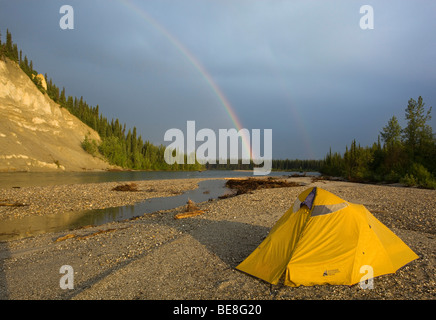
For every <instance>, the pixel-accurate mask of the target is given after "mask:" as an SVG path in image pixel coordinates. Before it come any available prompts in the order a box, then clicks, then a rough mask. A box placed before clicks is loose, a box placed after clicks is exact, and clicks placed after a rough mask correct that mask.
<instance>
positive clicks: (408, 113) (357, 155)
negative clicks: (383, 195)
mask: <svg viewBox="0 0 436 320" xmlns="http://www.w3.org/2000/svg"><path fill="white" fill-rule="evenodd" d="M430 119H431V107H430V108H429V109H428V110H425V104H424V102H423V99H422V97H421V96H420V97H419V98H418V101H416V100H414V99H410V100H409V101H408V105H407V107H406V109H405V120H406V121H407V125H406V127H405V128H401V126H400V124H399V122H398V119H397V118H396V117H395V116H393V117H392V118H391V119H390V120H389V121H388V123H387V125H386V126H385V127H383V129H382V131H381V132H380V136H379V139H378V142H377V143H374V144H373V145H372V146H370V147H368V146H367V147H361V146H360V145H359V144H357V143H356V140H353V141H352V143H351V146H350V148H348V146H347V147H346V151H345V153H344V155H341V154H339V153H332V152H331V150H330V152H329V154H327V156H326V157H325V160H324V165H323V166H322V168H321V173H323V174H326V175H332V176H342V177H345V178H347V179H349V180H351V181H360V182H365V181H366V182H401V183H404V184H406V185H408V186H418V187H424V188H431V189H436V179H435V176H436V160H435V159H436V139H435V136H434V134H433V129H432V128H431V126H430V125H429V124H428V123H429V121H430ZM380 140H382V141H383V144H382V143H381V142H380Z"/></svg>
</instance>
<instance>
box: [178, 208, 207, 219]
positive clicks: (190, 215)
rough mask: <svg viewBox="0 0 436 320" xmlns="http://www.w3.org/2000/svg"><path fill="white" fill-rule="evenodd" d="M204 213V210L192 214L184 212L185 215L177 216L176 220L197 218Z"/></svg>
mask: <svg viewBox="0 0 436 320" xmlns="http://www.w3.org/2000/svg"><path fill="white" fill-rule="evenodd" d="M203 213H204V211H203V210H197V211H191V212H183V213H179V214H176V215H175V216H174V219H184V218H190V217H195V216H199V215H202V214H203Z"/></svg>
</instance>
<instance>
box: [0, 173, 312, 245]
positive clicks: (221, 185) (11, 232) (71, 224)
mask: <svg viewBox="0 0 436 320" xmlns="http://www.w3.org/2000/svg"><path fill="white" fill-rule="evenodd" d="M292 173H293V172H272V173H271V174H270V176H283V175H290V174H292ZM307 175H312V176H314V175H319V174H318V173H308V174H307ZM245 176H252V173H251V172H247V171H245V172H244V171H224V170H215V171H203V172H192V171H190V172H184V171H178V172H162V171H159V172H144V171H127V172H83V173H82V172H80V173H73V172H71V173H70V172H69V173H24V172H20V173H0V187H2V188H18V187H28V186H46V185H59V184H75V183H98V182H112V181H119V182H121V181H140V180H156V179H189V178H223V177H245ZM229 192H231V190H229V189H227V188H226V187H225V180H222V179H216V180H205V181H202V182H200V183H199V187H198V188H197V189H195V190H188V191H186V192H185V193H184V194H182V195H177V196H173V197H162V198H152V199H147V200H144V201H143V202H139V203H137V204H135V205H128V206H121V207H113V208H106V209H96V210H86V211H79V212H65V213H62V214H53V215H44V216H29V217H24V218H22V219H17V220H11V221H2V222H1V223H0V241H2V240H14V239H20V238H24V237H31V236H36V235H38V234H43V233H48V232H61V231H68V230H72V229H78V228H80V227H84V226H89V225H92V226H99V225H102V224H105V223H108V222H113V221H122V220H126V219H130V218H133V217H138V216H142V215H144V214H149V213H153V212H156V211H159V210H170V209H174V208H177V207H180V206H183V205H185V204H186V203H187V201H188V200H192V201H194V202H196V203H201V202H204V201H208V200H209V199H217V198H218V197H219V196H222V195H224V194H227V193H229ZM0 194H1V190H0Z"/></svg>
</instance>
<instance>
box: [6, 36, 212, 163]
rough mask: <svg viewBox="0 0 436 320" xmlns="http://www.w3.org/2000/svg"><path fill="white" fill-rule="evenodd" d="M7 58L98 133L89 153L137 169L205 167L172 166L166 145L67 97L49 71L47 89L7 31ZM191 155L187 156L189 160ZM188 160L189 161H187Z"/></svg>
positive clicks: (85, 144)
mask: <svg viewBox="0 0 436 320" xmlns="http://www.w3.org/2000/svg"><path fill="white" fill-rule="evenodd" d="M5 57H7V58H9V59H10V60H12V61H14V62H16V63H18V65H19V66H20V68H21V69H22V70H23V71H24V72H25V73H26V74H27V75H28V76H29V78H30V79H31V80H32V81H33V82H34V83H35V85H36V86H37V87H38V89H39V90H40V91H41V92H42V93H47V95H48V96H49V97H50V98H51V99H52V100H53V101H54V102H56V103H58V104H59V106H60V107H61V108H66V109H67V110H68V111H69V112H70V113H71V114H73V115H75V116H76V117H77V118H79V119H80V120H81V121H82V122H83V123H85V124H86V125H88V126H89V127H91V128H92V129H94V130H95V131H97V132H98V134H99V135H100V138H101V142H100V143H99V144H98V143H97V141H95V140H92V141H91V140H90V139H89V137H88V136H86V137H85V139H84V140H83V142H82V147H83V149H84V150H85V151H87V152H88V153H90V154H92V155H94V156H97V155H98V154H101V155H102V156H103V157H104V158H105V159H107V161H108V162H109V163H111V164H113V165H117V166H120V167H123V168H129V169H137V170H200V169H203V168H204V167H203V166H202V165H201V164H199V163H195V164H174V165H168V164H167V163H166V162H165V160H164V152H165V146H163V145H160V146H155V145H153V144H152V143H150V142H149V141H144V140H143V139H142V137H141V136H140V135H139V136H138V135H137V132H136V128H135V127H134V128H133V129H128V130H127V129H126V124H123V125H122V124H121V123H120V122H119V120H118V119H115V120H114V119H112V120H111V121H108V119H107V118H105V117H103V115H102V114H101V113H100V110H99V106H98V105H97V106H95V107H92V106H90V105H88V104H87V103H86V101H85V100H84V99H83V97H80V99H78V98H77V97H72V96H67V94H66V91H65V88H62V90H60V89H59V87H57V86H56V85H55V84H54V83H53V80H52V79H51V78H50V79H48V77H47V74H45V81H46V83H47V91H46V90H45V89H44V88H43V87H42V85H41V81H40V80H39V79H38V78H37V77H36V75H38V72H37V71H35V70H33V62H32V60H30V62H29V60H28V58H27V56H24V59H22V52H21V50H20V51H19V52H18V47H17V45H16V44H14V43H13V42H12V35H11V33H10V32H9V30H7V31H6V43H4V44H3V43H1V34H0V58H1V59H4V58H5ZM186 159H187V156H185V160H186ZM186 162H187V161H185V163H186Z"/></svg>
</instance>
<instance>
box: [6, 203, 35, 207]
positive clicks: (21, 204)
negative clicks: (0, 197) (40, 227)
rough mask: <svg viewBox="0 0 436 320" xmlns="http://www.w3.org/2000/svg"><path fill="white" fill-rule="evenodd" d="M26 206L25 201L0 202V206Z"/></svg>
mask: <svg viewBox="0 0 436 320" xmlns="http://www.w3.org/2000/svg"><path fill="white" fill-rule="evenodd" d="M25 206H28V204H25V203H18V202H15V203H8V202H0V207H25Z"/></svg>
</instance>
